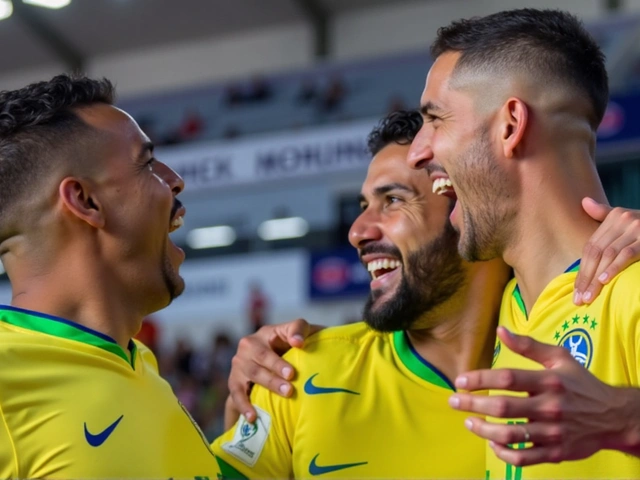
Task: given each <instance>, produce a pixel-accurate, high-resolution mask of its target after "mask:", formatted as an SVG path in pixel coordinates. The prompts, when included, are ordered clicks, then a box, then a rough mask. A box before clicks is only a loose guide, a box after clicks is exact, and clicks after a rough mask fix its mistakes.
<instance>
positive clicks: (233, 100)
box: [225, 85, 243, 107]
mask: <svg viewBox="0 0 640 480" xmlns="http://www.w3.org/2000/svg"><path fill="white" fill-rule="evenodd" d="M242 100H243V98H242V90H241V89H240V87H239V86H238V85H229V86H228V87H227V91H226V92H225V102H226V104H227V105H228V106H230V107H233V106H235V105H238V104H239V103H242Z"/></svg>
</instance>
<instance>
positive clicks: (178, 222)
mask: <svg viewBox="0 0 640 480" xmlns="http://www.w3.org/2000/svg"><path fill="white" fill-rule="evenodd" d="M183 225H184V217H183V216H182V215H180V216H177V217H176V218H174V219H173V220H172V221H171V228H169V233H173V232H175V231H176V230H178V229H179V228H180V227H181V226H183Z"/></svg>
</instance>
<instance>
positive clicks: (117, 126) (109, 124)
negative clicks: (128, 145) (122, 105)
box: [76, 103, 147, 143]
mask: <svg viewBox="0 0 640 480" xmlns="http://www.w3.org/2000/svg"><path fill="white" fill-rule="evenodd" d="M76 112H77V114H78V116H80V118H81V119H82V120H83V121H84V122H85V123H87V124H88V125H90V126H92V127H93V128H95V129H96V130H98V131H101V132H104V133H106V134H111V135H116V136H118V137H124V138H126V139H127V140H129V141H133V142H136V143H141V142H144V141H146V140H147V139H146V136H145V135H144V134H143V133H142V131H141V130H140V128H139V127H138V124H137V123H136V122H135V120H134V119H133V118H132V117H131V115H129V114H128V113H127V112H125V111H124V110H121V109H119V108H117V107H115V106H113V105H108V104H106V103H95V104H92V105H89V106H85V107H79V108H78V109H77V110H76Z"/></svg>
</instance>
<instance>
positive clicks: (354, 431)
mask: <svg viewBox="0 0 640 480" xmlns="http://www.w3.org/2000/svg"><path fill="white" fill-rule="evenodd" d="M286 359H287V361H289V362H290V363H291V364H292V365H293V366H294V367H295V369H296V378H295V380H294V381H293V385H294V387H295V393H294V395H293V397H292V398H289V399H285V398H282V397H280V396H278V395H276V394H274V393H271V392H269V391H268V390H266V389H264V388H260V387H259V386H257V385H256V386H255V387H254V389H253V392H252V396H251V398H252V402H253V404H254V405H255V406H256V407H257V408H258V413H259V419H258V420H257V421H256V423H255V425H251V424H249V423H247V422H246V421H245V420H244V418H242V417H241V418H240V420H239V421H238V423H237V424H236V426H235V427H234V428H232V429H231V430H229V431H228V432H226V433H225V434H224V435H222V436H221V437H220V438H218V439H217V440H216V441H215V442H214V444H213V449H214V452H215V454H216V456H217V458H218V460H219V462H220V463H221V470H222V473H223V475H224V476H225V478H238V477H240V476H241V475H244V476H247V477H251V478H291V477H295V478H312V477H316V476H322V477H323V478H429V479H435V478H458V479H462V478H473V479H479V478H484V473H485V452H484V442H483V441H482V440H481V439H479V438H478V437H476V436H475V435H473V434H471V433H470V432H468V431H467V430H466V429H465V428H464V424H463V423H464V419H465V418H466V416H467V414H465V413H463V412H458V411H455V410H453V409H452V408H450V407H449V405H448V403H447V402H448V398H449V396H450V395H451V393H452V391H453V386H452V385H451V383H450V382H449V381H448V380H447V379H446V378H445V377H443V376H442V374H441V373H439V372H438V370H437V369H435V367H433V366H431V365H430V364H429V363H428V362H427V361H426V360H424V359H423V358H422V357H420V356H419V355H418V353H417V352H416V351H415V349H414V348H413V347H412V345H411V343H410V342H409V340H408V337H407V336H406V334H405V333H404V332H396V333H378V332H375V331H373V330H371V329H370V328H369V327H368V326H367V325H366V324H364V323H356V324H352V325H347V326H342V327H335V328H328V329H325V330H322V331H321V332H319V333H318V334H316V335H314V336H312V337H310V338H309V339H307V341H306V342H305V346H304V348H303V349H292V350H290V351H289V352H288V353H287V355H286ZM223 463H224V464H226V465H227V467H228V469H227V468H225V467H224V466H223Z"/></svg>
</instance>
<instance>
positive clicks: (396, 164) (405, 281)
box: [214, 112, 510, 478]
mask: <svg viewBox="0 0 640 480" xmlns="http://www.w3.org/2000/svg"><path fill="white" fill-rule="evenodd" d="M421 124H422V119H421V117H420V114H419V113H418V112H398V113H395V114H392V115H391V116H389V117H388V118H387V119H386V120H385V121H384V122H383V123H382V124H381V126H380V127H379V128H377V129H375V130H374V131H373V132H372V134H371V135H370V137H369V148H370V150H371V153H372V154H373V155H374V157H373V160H372V162H371V164H370V166H369V170H368V174H367V178H366V180H365V182H364V184H363V186H362V194H361V200H360V202H361V206H362V213H361V215H360V216H359V217H358V218H357V219H356V220H355V222H354V224H353V225H352V227H351V230H350V234H349V239H350V241H351V243H352V245H353V246H354V247H355V248H357V249H358V253H359V255H360V258H361V259H362V261H363V263H364V264H365V265H366V266H367V268H368V270H369V271H370V272H371V275H372V278H373V280H372V283H371V294H370V296H369V299H368V301H367V303H366V306H365V308H364V320H365V322H360V323H356V324H353V325H347V326H343V327H336V328H330V329H327V330H323V331H322V332H320V333H318V334H317V335H314V336H313V337H311V338H310V339H308V340H307V342H306V344H305V348H304V349H295V350H291V351H290V352H289V353H288V354H287V359H288V361H289V362H291V363H292V364H293V365H294V366H295V368H296V370H297V372H298V375H297V377H296V379H295V380H293V386H294V387H295V393H294V395H293V398H292V399H286V398H282V397H280V396H278V395H276V394H274V393H272V392H270V391H269V390H267V389H266V388H262V387H256V388H254V391H253V394H252V400H253V402H254V405H255V407H256V410H257V411H258V419H257V421H256V422H254V423H253V424H250V423H249V422H248V421H246V419H244V418H241V419H240V420H239V421H238V423H237V425H236V427H235V428H232V429H231V430H229V431H228V432H227V433H226V434H224V435H223V436H222V437H221V438H219V439H217V440H216V442H214V451H215V453H216V456H217V457H218V459H219V460H220V459H221V460H223V461H224V462H226V463H228V464H229V469H226V468H224V467H223V468H222V471H223V474H224V475H225V476H228V477H234V476H239V474H242V475H245V476H248V477H251V478H291V477H295V478H305V477H310V476H316V475H320V474H322V475H324V476H327V477H334V478H336V477H341V478H353V477H358V478H365V477H383V478H399V477H402V478H407V477H413V478H481V477H483V476H484V472H485V458H484V442H483V441H482V440H481V439H479V438H477V437H475V436H474V435H471V434H469V432H468V431H467V430H466V429H465V428H464V424H463V418H462V416H461V412H457V411H455V410H453V409H451V408H450V407H449V405H448V403H447V402H448V398H449V396H450V395H451V393H452V392H453V390H454V388H453V386H452V384H451V382H450V380H449V379H452V378H455V376H456V375H457V374H458V373H461V372H463V371H466V370H468V369H470V368H474V367H479V366H480V365H482V366H484V367H489V366H490V364H491V359H492V356H493V343H494V341H493V338H494V336H495V327H496V322H497V315H498V308H499V303H500V297H501V293H502V290H503V288H504V286H505V285H506V282H507V281H508V278H509V276H510V271H509V269H508V268H507V267H506V265H504V263H503V262H502V261H501V260H500V259H498V260H496V261H493V262H484V263H475V264H467V263H465V262H463V261H462V260H461V258H460V256H459V255H458V253H457V251H456V249H455V245H456V242H457V235H456V233H455V232H454V231H453V229H452V228H451V225H450V223H449V220H448V216H449V212H450V211H451V206H452V202H451V200H450V199H448V198H445V197H440V196H437V195H435V194H434V193H433V192H432V183H431V181H430V179H429V175H428V174H427V173H426V172H418V174H417V175H416V172H414V171H412V170H411V169H410V168H409V167H408V166H407V163H406V155H407V153H408V150H409V143H410V142H411V140H412V139H413V137H414V135H415V134H416V132H417V131H418V130H419V128H420V125H421ZM471 366H474V367H471Z"/></svg>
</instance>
